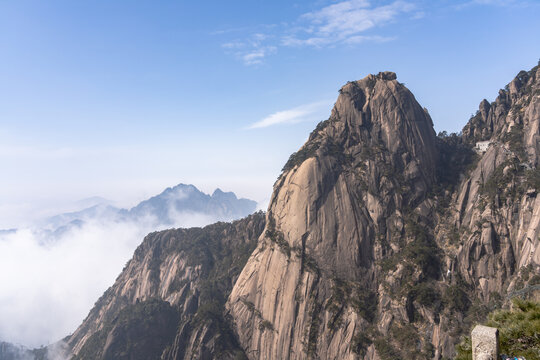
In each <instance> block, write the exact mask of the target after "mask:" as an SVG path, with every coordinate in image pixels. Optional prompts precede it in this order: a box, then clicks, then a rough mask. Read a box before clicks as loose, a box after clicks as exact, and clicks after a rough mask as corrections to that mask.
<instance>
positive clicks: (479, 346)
mask: <svg viewBox="0 0 540 360" xmlns="http://www.w3.org/2000/svg"><path fill="white" fill-rule="evenodd" d="M471 343H472V344H471V345H472V358H473V360H498V359H499V330H497V328H492V327H489V326H483V325H476V326H475V327H474V329H473V331H472V333H471Z"/></svg>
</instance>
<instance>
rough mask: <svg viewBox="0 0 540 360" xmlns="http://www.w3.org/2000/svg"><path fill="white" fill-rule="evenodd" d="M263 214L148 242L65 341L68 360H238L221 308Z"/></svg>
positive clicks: (259, 228) (180, 231)
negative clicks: (71, 359)
mask: <svg viewBox="0 0 540 360" xmlns="http://www.w3.org/2000/svg"><path fill="white" fill-rule="evenodd" d="M264 223H265V220H264V214H262V213H256V214H254V215H251V216H248V217H247V218H245V219H242V220H239V221H235V222H233V223H216V224H214V225H209V226H206V227H204V228H192V229H178V230H166V231H162V232H157V233H152V234H149V235H148V236H147V237H146V238H145V239H144V241H143V243H142V244H141V245H140V246H139V248H137V250H136V251H135V254H134V256H133V259H131V260H130V261H129V262H128V263H127V265H126V267H125V268H124V270H123V271H122V273H121V274H120V276H119V277H118V278H117V280H116V282H115V284H114V285H113V286H112V287H111V288H109V289H108V290H107V291H106V292H105V294H104V295H103V296H102V297H101V298H100V299H99V300H98V301H97V303H96V305H95V306H94V308H93V309H92V310H91V311H90V313H89V315H88V317H87V318H86V319H85V320H84V322H83V324H82V325H81V326H80V327H79V328H78V329H77V330H76V331H75V333H74V334H73V335H71V336H70V337H69V340H68V345H69V346H70V348H71V349H72V353H73V354H74V358H75V359H141V360H142V359H155V358H163V359H202V358H220V359H228V358H234V356H236V355H238V354H240V355H241V354H242V350H241V349H240V348H238V346H237V345H236V344H237V343H236V340H235V339H234V336H233V334H232V332H231V330H230V329H229V328H228V325H227V322H226V321H225V319H224V318H223V304H224V303H225V300H226V299H227V296H228V295H229V293H230V291H231V289H232V286H233V284H234V282H235V280H236V278H237V276H238V274H239V273H240V270H241V269H242V267H243V265H244V264H245V262H246V261H247V258H248V257H249V254H250V253H251V252H252V251H253V249H254V247H255V244H256V240H257V238H258V237H259V235H260V234H261V232H262V229H263V227H264Z"/></svg>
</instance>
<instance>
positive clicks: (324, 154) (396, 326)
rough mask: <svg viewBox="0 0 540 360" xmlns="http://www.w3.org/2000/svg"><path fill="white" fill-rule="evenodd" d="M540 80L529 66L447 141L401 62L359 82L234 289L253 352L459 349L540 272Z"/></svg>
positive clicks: (288, 179)
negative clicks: (478, 324) (479, 146)
mask: <svg viewBox="0 0 540 360" xmlns="http://www.w3.org/2000/svg"><path fill="white" fill-rule="evenodd" d="M538 84H539V82H538V75H537V68H535V69H533V70H532V71H530V72H521V73H520V74H519V75H518V77H517V78H516V79H515V80H514V81H512V83H511V84H510V85H509V86H508V87H507V90H502V91H501V93H500V95H499V97H498V98H497V100H496V101H495V102H494V103H491V104H489V103H488V102H487V101H485V100H484V101H482V103H481V104H480V110H479V111H478V113H477V115H476V116H475V117H473V118H472V119H471V120H470V122H469V123H468V124H467V126H466V127H465V129H464V131H463V137H460V136H457V135H451V136H443V137H442V138H436V137H435V134H434V131H433V127H432V122H431V119H430V118H429V115H427V112H425V111H423V110H422V108H421V107H420V105H418V103H417V102H416V101H415V99H414V97H413V96H412V94H411V93H410V92H409V91H408V90H407V89H406V88H405V87H404V86H403V85H401V84H400V83H399V82H397V80H396V77H395V74H393V73H389V72H386V73H380V74H378V75H370V76H368V77H366V78H364V79H362V80H360V81H356V82H350V83H348V84H346V85H345V86H344V87H343V88H342V89H341V90H340V96H339V98H338V100H337V102H336V104H335V107H334V109H333V110H332V114H331V116H330V118H329V120H327V121H325V122H323V123H321V124H319V126H318V127H317V128H316V129H315V131H314V132H313V133H312V134H311V135H310V137H309V140H308V141H307V142H306V144H304V146H303V147H302V148H301V149H300V150H299V151H298V152H297V153H295V154H293V155H292V156H291V158H290V159H289V161H288V162H287V164H286V165H285V167H284V169H283V173H282V175H281V176H280V178H279V179H278V181H277V182H276V184H275V187H274V193H273V195H272V198H271V203H270V206H269V209H268V213H267V224H266V228H265V231H264V233H263V235H262V236H261V238H260V239H259V245H258V247H257V249H256V250H255V252H254V253H253V255H252V256H251V258H250V260H249V261H248V263H247V264H246V267H245V268H244V270H243V271H242V273H241V275H240V277H239V279H238V281H237V282H236V284H235V286H234V289H233V291H232V293H231V296H230V297H229V300H228V302H227V308H228V309H229V312H230V315H231V316H232V319H233V322H234V326H235V331H236V334H237V336H238V340H239V342H240V345H241V346H242V347H243V349H244V350H245V353H246V354H247V356H248V357H249V358H250V359H305V358H320V359H349V358H350V359H352V358H364V359H379V358H381V359H390V358H396V357H398V358H418V359H419V358H439V359H440V358H443V357H446V358H449V357H452V356H453V355H454V345H455V343H456V342H457V341H458V340H459V334H461V333H462V332H464V331H469V327H470V326H471V325H472V324H473V322H475V321H481V320H482V319H483V316H485V314H486V313H487V311H489V310H490V309H493V308H494V307H496V306H501V305H502V304H503V303H504V302H505V298H504V295H505V294H506V293H507V292H508V291H512V290H513V289H517V288H522V287H524V286H525V287H526V286H527V282H528V283H532V281H538V280H539V279H536V278H535V277H534V276H533V275H532V274H535V273H536V274H538V272H539V266H540V262H539V261H538V260H539V255H538V253H539V252H540V246H539V244H538V242H539V240H538V239H539V234H538V231H539V230H538V222H539V215H540V209H539V208H538V206H539V204H540V202H539V200H537V197H536V192H537V191H538V190H539V189H538V183H539V182H540V180H539V173H538V171H537V170H536V166H537V164H538V160H539V159H538V153H539V152H538V149H539V140H538V139H539V138H538V136H539V121H540V120H539V116H538V114H539V111H540V105H539V96H538V93H539V92H538ZM480 140H490V141H491V142H492V146H490V147H489V148H488V151H487V152H486V153H485V154H483V155H482V156H480V155H477V156H476V157H477V159H476V160H475V158H474V156H473V155H472V152H471V150H470V148H471V147H472V145H474V143H475V142H476V141H480ZM524 269H526V270H524ZM524 271H526V272H528V274H529V275H527V276H526V277H523V276H522V273H523V272H524ZM536 277H538V275H537V276H536ZM533 278H534V279H536V280H533Z"/></svg>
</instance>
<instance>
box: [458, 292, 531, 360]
mask: <svg viewBox="0 0 540 360" xmlns="http://www.w3.org/2000/svg"><path fill="white" fill-rule="evenodd" d="M486 325H487V326H492V327H496V328H498V329H499V342H500V353H501V354H506V355H509V356H522V357H524V358H526V359H527V360H535V359H536V360H538V359H540V302H532V301H524V300H519V299H514V301H513V306H512V309H511V310H497V311H494V312H492V313H491V314H490V315H489V317H488V321H487V324H486ZM470 342H471V340H470V338H468V337H467V338H465V339H464V340H463V341H462V342H461V344H459V345H458V346H457V347H456V350H457V357H456V359H458V360H465V359H471V358H472V356H471V346H470Z"/></svg>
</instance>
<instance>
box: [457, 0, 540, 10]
mask: <svg viewBox="0 0 540 360" xmlns="http://www.w3.org/2000/svg"><path fill="white" fill-rule="evenodd" d="M477 5H485V6H497V7H510V6H512V7H527V6H530V5H538V4H537V3H534V2H530V1H526V0H471V1H466V2H464V3H461V4H458V5H456V6H455V8H456V9H457V10H461V9H465V8H468V7H471V6H477Z"/></svg>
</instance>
